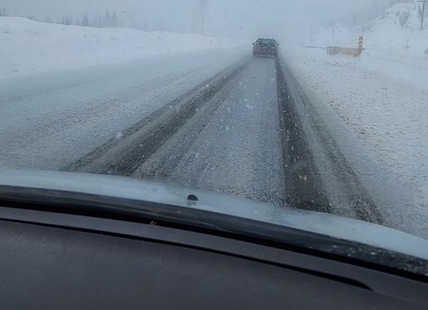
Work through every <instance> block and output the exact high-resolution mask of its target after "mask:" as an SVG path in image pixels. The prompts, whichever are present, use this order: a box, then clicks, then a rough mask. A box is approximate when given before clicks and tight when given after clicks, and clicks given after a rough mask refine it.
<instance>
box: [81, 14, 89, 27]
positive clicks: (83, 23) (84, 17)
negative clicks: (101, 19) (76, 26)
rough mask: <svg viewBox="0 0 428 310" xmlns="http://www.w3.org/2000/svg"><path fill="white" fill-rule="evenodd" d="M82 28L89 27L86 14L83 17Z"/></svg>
mask: <svg viewBox="0 0 428 310" xmlns="http://www.w3.org/2000/svg"><path fill="white" fill-rule="evenodd" d="M82 26H83V27H89V18H88V15H86V14H85V15H84V16H83V19H82Z"/></svg>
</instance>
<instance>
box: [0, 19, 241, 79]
mask: <svg viewBox="0 0 428 310" xmlns="http://www.w3.org/2000/svg"><path fill="white" fill-rule="evenodd" d="M0 42H2V46H1V49H0V79H4V78H9V77H17V76H26V75H34V74H39V73H45V72H51V71H58V70H68V69H78V68H84V67H87V66H94V65H105V64H114V63H118V62H124V61H130V60H136V59H141V58H148V57H153V56H158V55H169V54H177V53H184V52H192V51H204V50H215V49H224V48H230V47H236V46H239V45H242V42H239V40H238V41H237V40H231V39H223V38H211V37H203V36H199V35H195V34H175V33H169V32H143V31H139V30H135V29H129V28H102V29H100V28H90V27H79V26H65V25H56V24H48V23H41V22H36V21H32V20H29V19H26V18H20V17H1V18H0Z"/></svg>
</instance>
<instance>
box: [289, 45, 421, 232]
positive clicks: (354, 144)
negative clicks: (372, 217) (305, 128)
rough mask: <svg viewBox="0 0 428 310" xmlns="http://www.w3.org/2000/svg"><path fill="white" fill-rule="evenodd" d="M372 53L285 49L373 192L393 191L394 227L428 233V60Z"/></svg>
mask: <svg viewBox="0 0 428 310" xmlns="http://www.w3.org/2000/svg"><path fill="white" fill-rule="evenodd" d="M370 53H371V51H367V52H366V53H363V54H362V55H361V56H360V57H355V58H354V57H352V56H343V55H341V56H329V55H327V54H326V51H324V50H321V49H307V48H302V47H295V48H294V49H293V48H291V47H290V46H288V47H287V48H286V50H285V49H284V54H285V55H286V59H287V63H288V64H289V66H290V67H291V69H292V71H293V72H294V74H295V75H296V77H297V79H298V80H299V82H300V83H301V84H302V86H303V88H304V89H305V91H306V92H307V94H308V95H309V96H310V98H312V101H313V102H314V104H315V106H316V107H317V108H318V109H319V110H320V114H321V115H323V116H324V118H325V119H326V124H327V125H328V126H330V130H331V131H332V134H333V135H334V136H335V137H336V139H337V140H338V144H339V146H340V147H341V148H342V151H344V153H345V154H346V156H347V157H348V160H349V161H350V163H351V164H352V165H353V167H354V168H355V169H356V170H357V171H356V172H357V173H358V174H360V175H362V176H368V178H369V179H370V180H371V183H370V185H369V187H370V188H369V189H370V190H373V191H375V192H376V191H377V193H382V194H384V195H385V196H389V197H387V198H388V199H389V201H390V203H388V204H386V205H384V206H383V207H384V209H383V210H382V212H383V213H384V214H389V216H390V218H391V219H393V221H394V223H393V224H391V225H392V227H393V228H397V229H400V230H403V231H406V232H409V233H412V234H416V235H419V236H422V237H425V238H428V221H427V218H428V134H427V133H428V117H427V115H428V66H426V67H424V66H419V65H409V64H405V63H401V62H393V61H390V60H388V59H383V58H382V57H379V58H375V57H373V56H371V55H369V54H370ZM337 124H339V125H337ZM372 181H373V182H372ZM389 183H394V184H393V186H389V185H388V184H389ZM376 186H377V188H376ZM404 197H405V199H406V201H407V202H404V200H403V199H404Z"/></svg>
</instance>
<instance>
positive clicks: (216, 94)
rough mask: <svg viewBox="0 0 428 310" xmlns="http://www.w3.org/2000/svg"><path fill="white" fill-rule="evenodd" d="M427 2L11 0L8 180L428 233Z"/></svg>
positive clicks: (4, 151) (4, 53)
mask: <svg viewBox="0 0 428 310" xmlns="http://www.w3.org/2000/svg"><path fill="white" fill-rule="evenodd" d="M425 2H427V1H425ZM425 2H424V1H413V0H411V1H406V0H401V1H399V0H360V1H354V0H340V1H339V0H299V1H294V0H257V1H247V0H235V1H229V0H183V1H173V0H159V1H149V0H138V1H137V0H128V1H120V0H105V1H84V0H75V1H68V0H3V1H1V3H0V41H1V46H0V172H1V171H6V170H7V171H10V170H20V171H21V170H24V171H29V172H31V171H35V170H38V171H43V172H45V171H50V172H51V171H60V172H63V173H64V174H63V179H64V180H66V179H67V174H69V175H70V174H93V175H97V176H103V177H106V178H112V176H113V178H114V176H120V177H125V178H129V179H133V180H150V181H151V180H154V181H162V182H165V183H166V184H168V185H171V186H178V187H180V188H184V189H189V190H190V189H192V190H198V191H203V192H208V193H215V194H220V195H226V196H227V197H237V198H244V199H249V200H251V201H257V202H260V203H266V204H269V205H271V206H275V207H276V208H278V209H277V210H281V212H282V210H283V211H284V212H285V211H286V210H288V211H287V212H289V211H290V210H294V211H295V210H298V211H299V212H303V211H302V210H304V212H306V211H307V212H308V213H304V212H303V213H301V214H310V212H320V213H322V214H325V215H335V216H338V217H341V218H346V219H354V220H358V221H363V222H365V223H371V224H376V225H380V226H384V227H389V228H392V229H394V230H397V231H400V232H404V233H408V234H411V235H414V236H418V237H422V238H425V239H428V3H425ZM259 43H261V44H259ZM58 175H59V174H58ZM58 182H61V179H59V180H58ZM102 184H103V178H100V179H99V181H98V182H97V185H98V186H102ZM142 184H143V183H142ZM144 184H147V183H144ZM142 186H143V185H142ZM118 192H120V187H119V183H118ZM206 203H207V204H210V202H206ZM212 204H213V205H214V204H215V201H213V202H212ZM240 207H241V208H245V203H243V204H241V205H240ZM248 208H251V207H250V205H249V206H248ZM248 211H253V210H248ZM252 214H257V213H252ZM327 218H328V217H326V219H327ZM325 223H329V222H328V221H326V222H325ZM352 223H354V222H353V221H345V222H343V225H344V226H346V225H353V224H352ZM313 224H314V223H313V222H312V223H311V225H312V226H314V225H313ZM331 225H332V226H334V224H331ZM333 228H334V227H333Z"/></svg>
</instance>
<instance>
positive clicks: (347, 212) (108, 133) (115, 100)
mask: <svg viewBox="0 0 428 310" xmlns="http://www.w3.org/2000/svg"><path fill="white" fill-rule="evenodd" d="M8 83H9V84H8V85H5V84H2V85H1V86H0V91H1V92H2V94H4V95H3V96H2V97H1V98H0V145H1V146H2V148H1V150H0V168H13V169H15V168H16V169H20V168H22V169H48V170H63V171H70V172H85V173H100V174H112V175H122V176H129V177H133V178H144V179H154V180H162V181H166V182H171V183H174V184H179V185H183V186H185V187H188V188H195V189H202V190H208V191H214V192H218V193H224V194H230V195H235V196H239V197H243V198H250V199H255V200H260V201H263V202H268V203H271V204H274V205H278V206H280V207H283V206H291V207H296V208H304V209H309V210H314V211H320V212H329V213H334V214H338V215H344V216H348V217H353V218H358V219H363V220H366V221H370V222H374V223H381V224H386V225H390V226H393V224H391V223H389V222H388V219H387V218H385V216H384V214H382V212H380V211H379V202H378V201H376V200H374V199H373V198H372V197H371V196H370V195H368V194H367V191H366V189H365V187H364V185H363V184H362V183H361V182H360V180H359V177H358V176H357V174H356V173H355V172H354V171H353V169H352V167H351V166H350V165H349V164H348V163H347V161H346V158H345V157H344V156H343V155H342V154H341V152H340V148H339V147H338V146H337V145H336V143H335V141H334V139H333V138H332V136H331V135H330V134H329V132H328V130H326V126H325V125H324V124H323V120H322V118H320V117H319V115H318V114H317V111H316V109H314V107H313V106H312V104H311V102H310V101H309V100H308V99H307V97H306V96H305V94H304V92H303V91H302V90H301V89H300V88H299V85H298V83H297V81H296V80H295V79H294V77H293V75H292V73H291V72H290V71H289V70H288V68H287V65H286V64H285V63H284V62H282V60H281V58H280V57H279V58H277V59H274V58H255V59H253V58H252V57H250V56H249V54H248V53H246V52H245V51H242V50H232V51H228V52H224V53H221V54H220V53H200V54H192V55H181V56H177V57H175V58H173V59H171V58H168V59H167V58H164V59H161V58H157V59H153V60H150V61H144V62H134V63H129V64H125V65H120V66H111V67H103V68H93V69H88V70H87V71H79V72H68V73H58V74H51V75H46V76H39V77H37V79H34V78H32V79H31V78H29V79H22V80H19V81H10V82H8Z"/></svg>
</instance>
